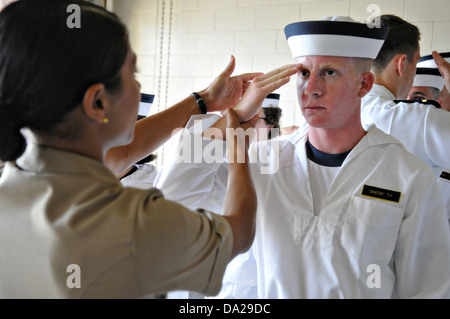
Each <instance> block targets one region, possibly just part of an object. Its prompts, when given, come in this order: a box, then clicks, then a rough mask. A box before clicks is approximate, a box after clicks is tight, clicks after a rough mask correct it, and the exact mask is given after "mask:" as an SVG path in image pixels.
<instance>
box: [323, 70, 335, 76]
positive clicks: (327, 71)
mask: <svg viewBox="0 0 450 319" xmlns="http://www.w3.org/2000/svg"><path fill="white" fill-rule="evenodd" d="M335 74H336V72H334V71H333V70H326V71H325V75H328V76H331V75H335Z"/></svg>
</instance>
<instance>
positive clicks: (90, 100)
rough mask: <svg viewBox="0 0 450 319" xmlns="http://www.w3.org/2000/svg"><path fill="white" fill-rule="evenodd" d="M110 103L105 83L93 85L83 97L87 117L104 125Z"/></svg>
mask: <svg viewBox="0 0 450 319" xmlns="http://www.w3.org/2000/svg"><path fill="white" fill-rule="evenodd" d="M108 108H109V102H108V99H107V94H106V89H105V86H104V85H103V83H97V84H93V85H91V86H90V87H89V88H88V89H87V90H86V92H85V93H84V97H83V110H84V112H85V114H86V115H87V117H89V118H90V119H92V120H94V121H96V122H98V123H102V121H103V120H104V119H105V118H107V113H108Z"/></svg>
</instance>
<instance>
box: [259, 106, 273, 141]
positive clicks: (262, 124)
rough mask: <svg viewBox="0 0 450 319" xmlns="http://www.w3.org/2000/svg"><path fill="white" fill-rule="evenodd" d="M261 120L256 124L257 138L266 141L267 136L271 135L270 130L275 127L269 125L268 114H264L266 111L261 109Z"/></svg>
mask: <svg viewBox="0 0 450 319" xmlns="http://www.w3.org/2000/svg"><path fill="white" fill-rule="evenodd" d="M258 115H259V120H258V122H256V125H255V129H256V138H257V139H258V140H259V141H261V140H266V139H267V135H268V134H269V131H270V129H271V128H272V127H273V125H268V124H267V122H266V121H265V118H266V114H265V113H264V109H263V108H261V109H260V110H259V114H258Z"/></svg>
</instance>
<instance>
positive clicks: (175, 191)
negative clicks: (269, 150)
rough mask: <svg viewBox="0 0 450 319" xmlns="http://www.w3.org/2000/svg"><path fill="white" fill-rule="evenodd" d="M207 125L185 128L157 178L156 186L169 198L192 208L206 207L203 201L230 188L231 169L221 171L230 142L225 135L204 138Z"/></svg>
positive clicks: (219, 195) (217, 196)
mask: <svg viewBox="0 0 450 319" xmlns="http://www.w3.org/2000/svg"><path fill="white" fill-rule="evenodd" d="M191 122H192V121H191ZM204 122H206V121H204ZM209 124H210V123H209ZM209 124H208V123H206V126H208V127H209ZM203 126H204V127H203V128H200V129H199V132H197V134H195V132H194V131H195V130H196V129H195V128H192V127H191V129H189V127H188V128H186V129H184V130H183V131H182V132H181V135H180V139H179V141H178V144H177V145H176V147H175V149H174V152H173V153H172V154H171V155H170V156H168V157H167V160H165V162H164V165H163V167H162V168H161V169H160V170H159V172H158V175H157V177H156V179H155V187H156V188H158V189H160V190H161V191H162V192H163V194H164V196H165V198H167V199H169V200H172V201H176V202H178V203H180V204H182V205H184V206H186V207H189V208H191V209H197V208H204V207H203V205H202V204H204V203H206V202H208V201H211V200H214V201H217V199H218V198H221V197H222V195H223V194H222V193H224V191H225V188H226V180H227V170H226V169H225V170H223V169H222V170H221V171H220V172H219V170H220V168H221V167H223V165H225V163H224V158H225V154H226V143H225V141H223V140H221V139H207V138H203V137H202V136H201V133H202V132H203V131H204V129H205V127H206V126H205V123H203ZM219 173H220V174H221V175H220V176H218V174H219ZM219 177H220V178H219ZM217 181H219V182H220V181H222V183H217ZM216 193H217V194H216ZM215 212H216V213H221V211H215Z"/></svg>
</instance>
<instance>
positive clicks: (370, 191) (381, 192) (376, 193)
mask: <svg viewBox="0 0 450 319" xmlns="http://www.w3.org/2000/svg"><path fill="white" fill-rule="evenodd" d="M401 194H402V193H400V192H396V191H392V190H390V189H384V188H379V187H375V186H370V185H364V186H363V190H362V192H361V195H363V196H367V197H372V198H377V199H382V200H387V201H389V202H394V203H399V202H400V195H401Z"/></svg>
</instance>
